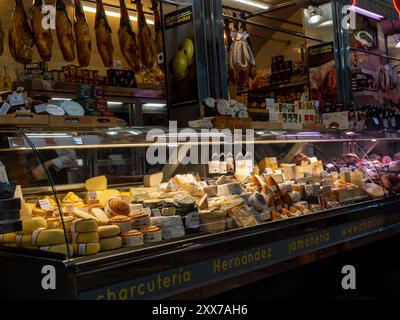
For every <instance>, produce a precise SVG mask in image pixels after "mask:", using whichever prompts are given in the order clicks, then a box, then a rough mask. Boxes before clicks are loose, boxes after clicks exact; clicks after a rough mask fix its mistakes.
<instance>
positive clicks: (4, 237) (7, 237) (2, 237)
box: [0, 233, 17, 244]
mask: <svg viewBox="0 0 400 320" xmlns="http://www.w3.org/2000/svg"><path fill="white" fill-rule="evenodd" d="M16 237H17V235H16V234H15V233H6V234H0V243H2V244H5V243H15V238H16Z"/></svg>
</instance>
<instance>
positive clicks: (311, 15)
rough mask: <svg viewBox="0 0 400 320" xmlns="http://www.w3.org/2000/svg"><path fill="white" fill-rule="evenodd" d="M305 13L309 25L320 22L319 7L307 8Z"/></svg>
mask: <svg viewBox="0 0 400 320" xmlns="http://www.w3.org/2000/svg"><path fill="white" fill-rule="evenodd" d="M307 11H308V23H309V24H317V23H318V22H320V21H321V20H322V10H321V9H320V8H319V7H314V6H309V7H308V9H307Z"/></svg>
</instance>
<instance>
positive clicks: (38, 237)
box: [32, 229, 65, 247]
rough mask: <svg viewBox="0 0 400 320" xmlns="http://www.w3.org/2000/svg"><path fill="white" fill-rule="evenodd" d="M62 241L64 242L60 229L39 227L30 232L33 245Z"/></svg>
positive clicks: (49, 244)
mask: <svg viewBox="0 0 400 320" xmlns="http://www.w3.org/2000/svg"><path fill="white" fill-rule="evenodd" d="M63 243H65V235H64V230H62V229H47V230H46V229H39V230H35V231H34V232H33V234H32V245H33V246H39V247H40V246H51V245H56V244H63Z"/></svg>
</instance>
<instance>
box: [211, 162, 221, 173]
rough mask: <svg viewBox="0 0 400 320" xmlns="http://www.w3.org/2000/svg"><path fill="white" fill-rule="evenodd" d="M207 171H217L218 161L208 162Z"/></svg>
mask: <svg viewBox="0 0 400 320" xmlns="http://www.w3.org/2000/svg"><path fill="white" fill-rule="evenodd" d="M208 173H210V174H214V173H219V161H209V162H208Z"/></svg>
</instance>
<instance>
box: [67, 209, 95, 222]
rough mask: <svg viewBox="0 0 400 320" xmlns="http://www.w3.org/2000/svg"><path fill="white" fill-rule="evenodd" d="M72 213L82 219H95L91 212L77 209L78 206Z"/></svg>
mask: <svg viewBox="0 0 400 320" xmlns="http://www.w3.org/2000/svg"><path fill="white" fill-rule="evenodd" d="M72 214H73V215H74V217H75V218H77V219H82V220H86V219H93V216H92V215H91V214H89V213H87V212H86V211H83V210H80V209H77V208H74V209H73V210H72Z"/></svg>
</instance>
